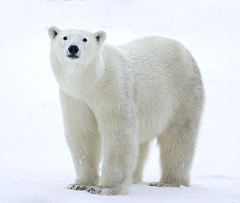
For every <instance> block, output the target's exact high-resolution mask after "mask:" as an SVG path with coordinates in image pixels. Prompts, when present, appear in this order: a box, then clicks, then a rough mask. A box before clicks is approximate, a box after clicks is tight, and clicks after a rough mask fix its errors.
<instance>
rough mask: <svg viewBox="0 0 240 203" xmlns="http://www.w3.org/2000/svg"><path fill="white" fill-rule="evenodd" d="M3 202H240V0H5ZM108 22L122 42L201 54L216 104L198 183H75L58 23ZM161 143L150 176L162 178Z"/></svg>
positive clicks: (0, 109) (0, 121)
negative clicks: (59, 73) (55, 62)
mask: <svg viewBox="0 0 240 203" xmlns="http://www.w3.org/2000/svg"><path fill="white" fill-rule="evenodd" d="M0 5H1V6H0V20H1V21H0V26H1V28H0V57H1V58H0V59H1V65H0V202H4V203H5V202H14V203H15V202H21V203H22V202H29V203H32V202H33V203H35V202H36V203H38V202H60V203H62V202H131V203H134V202H137V203H140V202H164V203H168V202H173V203H177V202H184V203H185V202H197V203H198V202H204V203H206V202H209V203H232V202H234V203H237V202H240V148H239V145H240V133H239V131H240V123H239V121H240V120H239V118H240V117H239V113H240V83H239V78H240V70H239V69H240V51H239V49H240V1H238V0H228V1H226V0H225V1H223V0H202V1H197V0H182V1H177V0H169V1H165V0H155V1H146V0H139V1H137V0H108V1H107V0H99V1H44V0H42V1H34V0H18V1H10V0H1V4H0ZM52 25H55V26H57V27H59V28H60V29H64V28H78V29H88V30H90V31H92V32H95V31H98V30H105V31H106V32H107V39H106V42H107V43H111V44H114V45H119V44H122V43H125V42H127V41H130V40H132V39H135V38H137V37H140V36H146V35H159V36H164V37H169V38H173V39H176V40H178V41H180V42H181V43H182V44H184V45H185V46H186V47H187V48H188V49H189V50H190V51H191V52H192V54H193V56H194V57H195V59H196V61H197V63H198V65H199V67H200V69H201V72H202V77H203V81H204V85H205V90H206V105H205V111H204V116H203V119H202V126H201V131H200V133H199V139H198V145H197V151H196V156H195V159H194V163H193V168H192V173H191V177H192V179H191V186H190V187H180V188H157V187H149V186H147V185H146V184H145V183H140V184H136V185H132V186H131V187H130V190H129V195H126V196H100V195H92V194H89V193H87V192H84V191H82V192H80V191H72V190H67V189H66V186H67V185H68V184H69V183H72V182H73V181H74V178H75V172H74V169H73V164H72V160H71V156H70V153H69V150H68V147H67V144H66V142H65V138H64V134H63V124H62V115H61V108H60V103H59V98H58V85H57V82H56V81H55V78H54V76H53V74H52V71H51V67H50V61H49V50H50V42H49V37H48V34H47V29H48V27H50V26H52ZM158 157H159V152H158V148H157V146H156V143H154V144H153V146H152V150H151V155H150V157H149V161H148V163H147V165H146V167H145V171H144V182H151V181H157V180H158V179H159V178H160V172H159V163H158V159H159V158H158Z"/></svg>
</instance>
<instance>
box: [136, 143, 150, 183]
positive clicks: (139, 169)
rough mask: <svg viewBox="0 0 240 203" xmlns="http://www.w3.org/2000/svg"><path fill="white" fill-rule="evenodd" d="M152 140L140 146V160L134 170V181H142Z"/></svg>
mask: <svg viewBox="0 0 240 203" xmlns="http://www.w3.org/2000/svg"><path fill="white" fill-rule="evenodd" d="M149 146H150V141H147V142H145V143H142V144H140V145H139V148H138V161H137V165H136V168H135V170H134V172H133V176H132V181H133V183H138V182H141V181H142V176H143V168H144V164H145V162H146V160H147V156H148V154H149Z"/></svg>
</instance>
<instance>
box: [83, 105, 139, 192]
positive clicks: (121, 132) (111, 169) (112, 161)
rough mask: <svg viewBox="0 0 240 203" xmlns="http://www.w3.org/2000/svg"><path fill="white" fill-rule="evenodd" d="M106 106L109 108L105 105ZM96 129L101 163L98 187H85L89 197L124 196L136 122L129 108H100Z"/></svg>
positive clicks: (129, 178) (130, 170)
mask: <svg viewBox="0 0 240 203" xmlns="http://www.w3.org/2000/svg"><path fill="white" fill-rule="evenodd" d="M108 107H109V106H108ZM102 110H104V111H102V112H101V113H102V114H101V115H102V116H99V117H98V127H99V130H100V133H101V135H102V137H103V150H104V160H103V166H102V177H101V180H100V184H99V187H89V188H88V189H87V191H88V192H90V193H93V194H103V195H117V194H125V193H126V192H127V189H128V186H129V185H130V184H131V182H132V173H133V170H134V168H135V165H136V161H137V153H138V144H137V121H136V114H135V113H134V112H133V108H130V107H129V108H128V107H127V106H126V105H125V106H124V107H122V108H119V109H117V110H116V109H104V108H102Z"/></svg>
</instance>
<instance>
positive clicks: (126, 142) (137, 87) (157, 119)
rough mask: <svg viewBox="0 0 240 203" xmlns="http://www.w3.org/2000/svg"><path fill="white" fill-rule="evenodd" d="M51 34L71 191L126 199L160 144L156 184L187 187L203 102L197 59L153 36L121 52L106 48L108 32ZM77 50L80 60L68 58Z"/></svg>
mask: <svg viewBox="0 0 240 203" xmlns="http://www.w3.org/2000/svg"><path fill="white" fill-rule="evenodd" d="M49 35H50V38H51V63H52V69H53V72H54V75H55V77H56V79H57V81H58V83H59V87H60V99H61V105H62V111H63V119H64V128H65V135H66V140H67V143H68V145H69V148H70V151H71V154H72V158H73V162H74V166H75V170H76V175H77V178H76V181H75V183H74V184H71V185H69V187H68V188H71V189H80V190H84V189H86V188H87V191H89V192H91V193H97V194H107V195H115V194H124V193H126V192H127V188H128V186H129V185H130V184H131V182H139V181H141V180H142V171H143V167H144V163H145V160H146V159H147V154H148V150H149V143H150V141H151V140H153V139H154V138H157V140H158V143H159V145H160V150H161V158H160V160H161V167H162V177H161V179H160V181H159V182H156V183H151V184H150V185H155V186H180V185H185V186H188V185H189V181H190V168H191V164H192V160H193V156H194V150H195V144H196V138H197V133H198V129H199V123H200V118H201V113H202V109H203V102H204V91H203V84H202V80H201V75H200V72H199V69H198V66H197V64H196V62H195V60H194V59H193V57H192V55H191V54H190V52H189V51H187V50H186V49H185V48H184V47H183V46H182V45H181V44H180V43H178V42H176V41H174V40H170V39H166V38H161V37H154V36H152V37H144V38H141V39H137V40H134V41H132V42H129V43H127V44H125V45H122V46H117V47H116V46H112V45H109V44H105V43H104V40H105V38H106V34H105V32H104V31H99V32H97V33H95V34H93V33H91V32H89V31H86V30H74V29H69V30H59V29H58V28H56V27H51V28H49ZM64 36H66V37H67V40H63V37H64ZM83 38H87V40H88V41H87V42H83V41H82V39H83ZM72 44H74V45H77V46H78V47H79V49H80V51H79V53H78V54H79V56H80V57H79V58H77V59H70V58H68V57H67V55H66V52H67V49H68V47H69V46H70V45H72ZM101 144H102V148H103V154H104V160H103V166H102V176H101V178H100V179H99V174H98V167H99V162H100V158H101Z"/></svg>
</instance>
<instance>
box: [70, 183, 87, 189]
mask: <svg viewBox="0 0 240 203" xmlns="http://www.w3.org/2000/svg"><path fill="white" fill-rule="evenodd" d="M67 188H68V189H71V190H86V189H87V188H88V187H86V186H80V185H78V184H76V185H75V184H70V185H68V186H67Z"/></svg>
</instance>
